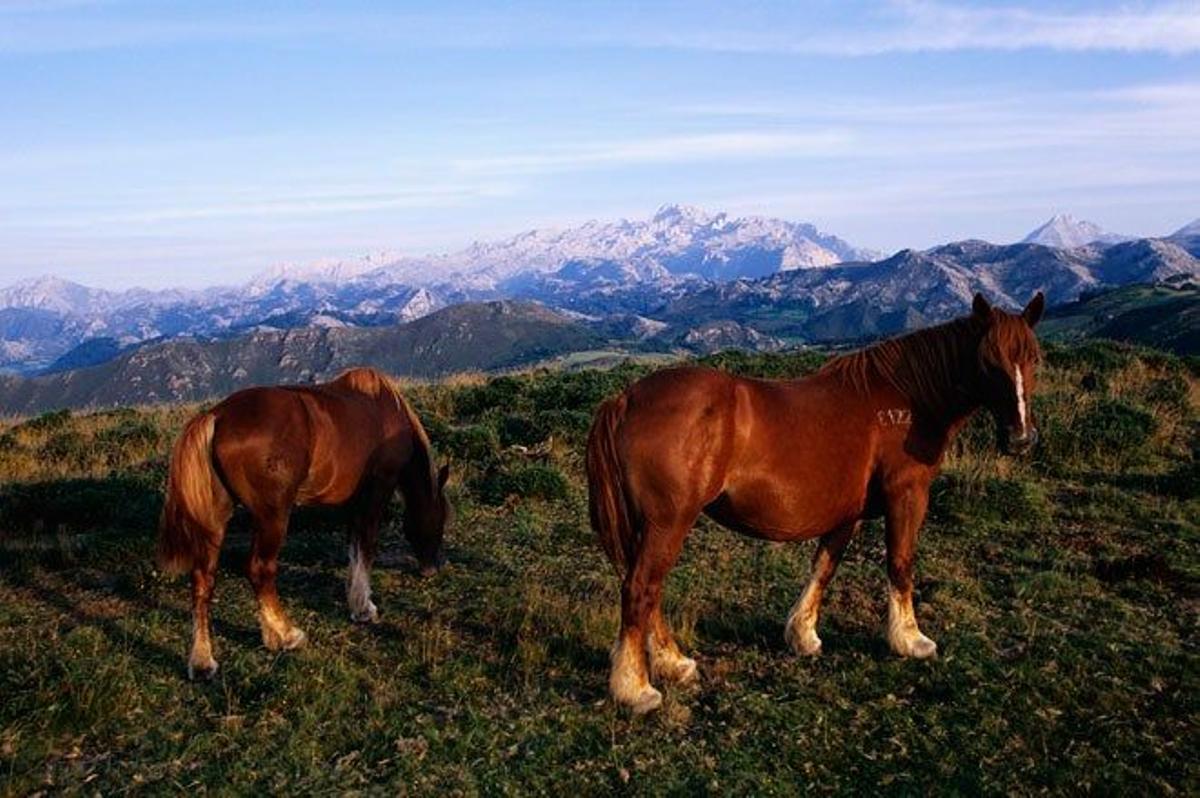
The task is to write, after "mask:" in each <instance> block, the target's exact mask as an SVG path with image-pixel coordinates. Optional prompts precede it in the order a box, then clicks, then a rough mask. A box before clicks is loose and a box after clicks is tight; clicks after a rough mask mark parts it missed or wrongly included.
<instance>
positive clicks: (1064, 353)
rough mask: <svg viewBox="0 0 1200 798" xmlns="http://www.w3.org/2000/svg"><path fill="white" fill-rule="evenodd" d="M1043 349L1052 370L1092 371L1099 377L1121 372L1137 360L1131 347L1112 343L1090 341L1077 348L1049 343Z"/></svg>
mask: <svg viewBox="0 0 1200 798" xmlns="http://www.w3.org/2000/svg"><path fill="white" fill-rule="evenodd" d="M1042 349H1043V353H1044V354H1045V358H1046V364H1047V365H1048V366H1050V367H1051V368H1057V369H1076V370H1083V371H1089V370H1090V371H1093V372H1095V373H1096V375H1097V376H1099V377H1107V376H1109V375H1111V374H1114V373H1115V372H1117V371H1120V370H1121V369H1123V368H1125V367H1126V366H1128V365H1129V364H1130V363H1132V362H1133V360H1134V358H1135V353H1134V350H1133V349H1132V348H1131V347H1129V346H1128V345H1125V344H1118V343H1114V342H1112V341H1088V342H1086V343H1082V344H1079V345H1076V346H1063V345H1061V344H1053V343H1047V344H1044V345H1043V347H1042Z"/></svg>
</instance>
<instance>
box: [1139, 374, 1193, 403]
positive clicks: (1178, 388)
mask: <svg viewBox="0 0 1200 798" xmlns="http://www.w3.org/2000/svg"><path fill="white" fill-rule="evenodd" d="M1146 401H1147V402H1149V403H1151V404H1156V405H1162V406H1163V407H1169V408H1171V409H1173V410H1179V411H1187V409H1188V381H1187V379H1185V378H1184V376H1183V375H1182V374H1179V373H1176V372H1172V373H1171V374H1167V375H1165V376H1162V377H1159V378H1157V379H1155V380H1154V381H1152V382H1151V383H1150V386H1149V387H1148V388H1147V389H1146Z"/></svg>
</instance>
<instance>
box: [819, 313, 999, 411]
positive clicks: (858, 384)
mask: <svg viewBox="0 0 1200 798" xmlns="http://www.w3.org/2000/svg"><path fill="white" fill-rule="evenodd" d="M985 326H986V322H984V321H983V320H981V319H979V318H977V317H976V316H973V315H972V316H966V317H964V318H961V319H955V320H954V321H949V322H946V323H945V324H939V325H936V326H934V327H927V328H925V329H923V330H917V331H916V332H912V333H908V334H907V335H901V336H898V337H896V338H890V339H888V340H886V341H881V342H879V343H877V344H874V345H873V346H869V347H867V348H865V349H860V350H859V351H857V352H851V353H849V354H845V355H841V356H839V357H835V358H833V359H832V360H830V361H829V362H828V363H826V364H825V365H824V366H823V367H822V368H821V370H820V373H821V374H828V375H832V376H835V377H839V378H841V379H842V380H843V381H845V382H846V383H847V384H848V385H850V386H852V387H853V388H854V389H855V390H856V391H858V392H860V393H863V394H866V393H869V392H870V390H871V387H872V386H873V385H875V384H876V383H877V381H880V380H881V381H883V382H885V383H886V384H888V385H890V386H892V387H893V388H895V389H896V390H897V391H899V392H900V393H902V394H903V395H904V396H905V397H906V398H907V399H908V400H909V401H910V402H912V403H913V406H914V407H916V408H920V409H922V410H926V411H933V412H937V411H942V410H945V409H947V408H949V407H951V406H952V405H955V404H957V403H958V402H960V401H961V399H962V386H960V382H961V379H962V367H963V364H964V363H965V362H967V359H968V357H970V358H971V359H974V357H975V352H976V351H977V348H978V346H979V342H980V338H981V335H982V333H983V331H984V329H985Z"/></svg>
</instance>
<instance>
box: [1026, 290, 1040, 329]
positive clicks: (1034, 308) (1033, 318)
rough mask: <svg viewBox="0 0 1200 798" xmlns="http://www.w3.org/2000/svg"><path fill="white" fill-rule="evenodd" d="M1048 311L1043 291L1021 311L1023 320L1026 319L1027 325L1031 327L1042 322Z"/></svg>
mask: <svg viewBox="0 0 1200 798" xmlns="http://www.w3.org/2000/svg"><path fill="white" fill-rule="evenodd" d="M1045 310H1046V297H1045V296H1044V295H1043V294H1042V292H1041V291H1038V292H1037V294H1035V295H1034V297H1033V299H1031V300H1029V304H1028V305H1026V306H1025V309H1024V310H1022V311H1021V318H1023V319H1025V323H1026V324H1028V325H1029V326H1030V327H1032V326H1034V325H1035V324H1037V323H1038V322H1039V321H1041V318H1042V313H1043V312H1045Z"/></svg>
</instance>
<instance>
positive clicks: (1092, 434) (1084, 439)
mask: <svg viewBox="0 0 1200 798" xmlns="http://www.w3.org/2000/svg"><path fill="white" fill-rule="evenodd" d="M1156 426H1157V424H1156V422H1155V420H1154V416H1152V415H1150V413H1148V412H1146V411H1145V410H1142V409H1141V408H1138V407H1134V406H1132V405H1130V404H1127V403H1126V402H1123V401H1121V400H1119V399H1105V400H1102V401H1100V402H1097V403H1096V404H1095V405H1093V406H1092V407H1091V408H1089V409H1088V411H1087V412H1086V413H1084V414H1082V415H1081V416H1079V417H1078V418H1076V419H1075V422H1074V423H1073V424H1072V425H1071V430H1070V434H1071V435H1072V438H1073V440H1074V441H1075V445H1076V446H1077V447H1078V448H1079V450H1080V451H1081V453H1083V454H1084V455H1095V454H1100V455H1105V456H1108V457H1115V458H1116V459H1117V460H1119V461H1121V462H1124V463H1133V462H1137V461H1140V460H1142V459H1144V456H1145V455H1146V453H1147V451H1148V449H1149V447H1150V442H1151V439H1152V438H1153V436H1154V430H1155V428H1156Z"/></svg>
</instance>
